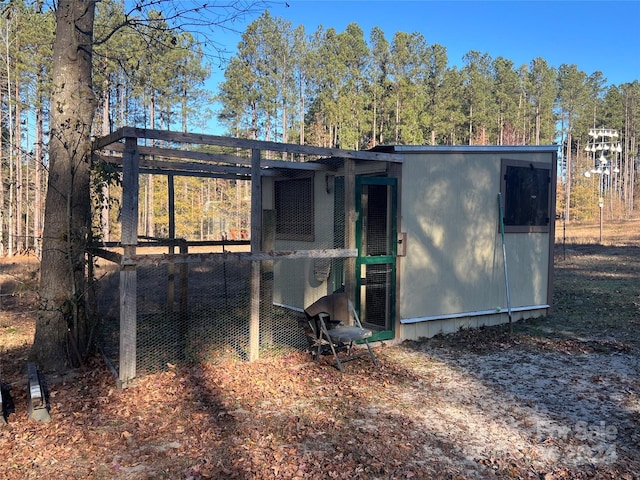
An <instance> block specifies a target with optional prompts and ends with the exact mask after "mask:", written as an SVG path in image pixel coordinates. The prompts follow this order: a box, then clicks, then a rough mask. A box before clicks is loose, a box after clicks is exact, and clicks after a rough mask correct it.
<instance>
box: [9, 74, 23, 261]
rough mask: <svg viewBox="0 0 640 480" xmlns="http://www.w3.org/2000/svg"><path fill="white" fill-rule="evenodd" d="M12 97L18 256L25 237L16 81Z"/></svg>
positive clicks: (17, 87) (20, 136)
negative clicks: (13, 108)
mask: <svg viewBox="0 0 640 480" xmlns="http://www.w3.org/2000/svg"><path fill="white" fill-rule="evenodd" d="M13 85H14V96H15V103H16V106H15V112H16V113H15V117H14V123H13V127H11V126H10V127H9V128H14V132H15V133H14V134H13V143H14V145H12V148H13V151H14V154H13V159H14V161H15V162H16V167H15V172H16V176H15V184H16V190H15V192H16V210H15V216H16V230H15V235H16V251H17V253H18V254H20V253H21V252H22V251H24V248H25V240H26V237H25V235H24V221H23V217H22V214H23V213H24V203H23V201H22V198H23V197H22V195H23V192H24V189H23V185H24V179H23V175H22V152H21V149H20V143H21V142H20V139H21V138H22V130H21V128H20V116H21V114H22V113H21V110H20V85H19V82H18V81H17V80H16V81H15V82H14V84H13Z"/></svg>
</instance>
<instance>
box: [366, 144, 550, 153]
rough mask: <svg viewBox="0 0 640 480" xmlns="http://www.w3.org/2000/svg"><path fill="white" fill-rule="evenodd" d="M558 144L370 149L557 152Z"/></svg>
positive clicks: (386, 149)
mask: <svg viewBox="0 0 640 480" xmlns="http://www.w3.org/2000/svg"><path fill="white" fill-rule="evenodd" d="M558 148H560V146H559V145H378V146H376V147H374V148H373V149H371V151H378V152H385V153H400V154H403V153H510V152H520V153H522V152H532V153H540V152H549V153H557V152H558Z"/></svg>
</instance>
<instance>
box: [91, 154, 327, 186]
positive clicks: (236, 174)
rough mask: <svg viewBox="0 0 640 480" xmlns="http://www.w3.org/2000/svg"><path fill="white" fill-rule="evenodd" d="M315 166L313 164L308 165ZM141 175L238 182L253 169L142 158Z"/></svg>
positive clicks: (109, 159) (265, 172)
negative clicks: (172, 175) (224, 179)
mask: <svg viewBox="0 0 640 480" xmlns="http://www.w3.org/2000/svg"><path fill="white" fill-rule="evenodd" d="M93 161H94V162H96V161H102V162H106V163H111V164H114V165H116V166H121V165H122V158H121V157H116V156H106V155H100V154H96V153H94V154H93ZM291 165H293V167H292V168H288V169H287V170H288V171H291V170H293V171H303V172H304V171H308V170H316V169H305V168H299V167H298V166H299V165H305V164H304V163H291ZM307 165H313V164H307ZM282 171H283V169H280V168H277V169H276V168H262V169H261V175H262V176H271V177H274V176H281V175H282ZM140 173H148V174H149V173H154V174H159V175H168V174H170V173H173V174H174V175H177V176H183V177H203V178H206V177H211V178H229V179H231V180H238V179H239V178H241V176H244V177H246V179H249V177H250V175H251V169H250V168H249V167H231V166H227V165H207V164H202V163H179V162H167V161H163V160H157V159H156V160H152V159H150V158H148V157H141V158H140Z"/></svg>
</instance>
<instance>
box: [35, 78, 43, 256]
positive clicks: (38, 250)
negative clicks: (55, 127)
mask: <svg viewBox="0 0 640 480" xmlns="http://www.w3.org/2000/svg"><path fill="white" fill-rule="evenodd" d="M40 81H41V80H40V79H39V80H38V82H40ZM38 96H39V98H40V101H39V102H38V105H40V106H39V107H38V108H37V110H36V144H35V151H34V153H35V180H34V183H35V185H34V202H33V203H34V206H33V249H34V252H35V255H36V257H38V258H41V256H42V214H43V210H44V209H43V206H42V193H43V191H44V189H43V185H42V178H43V175H42V173H43V168H44V164H43V153H42V145H43V144H44V141H43V135H44V130H43V112H42V109H43V107H42V105H43V102H42V94H41V93H38Z"/></svg>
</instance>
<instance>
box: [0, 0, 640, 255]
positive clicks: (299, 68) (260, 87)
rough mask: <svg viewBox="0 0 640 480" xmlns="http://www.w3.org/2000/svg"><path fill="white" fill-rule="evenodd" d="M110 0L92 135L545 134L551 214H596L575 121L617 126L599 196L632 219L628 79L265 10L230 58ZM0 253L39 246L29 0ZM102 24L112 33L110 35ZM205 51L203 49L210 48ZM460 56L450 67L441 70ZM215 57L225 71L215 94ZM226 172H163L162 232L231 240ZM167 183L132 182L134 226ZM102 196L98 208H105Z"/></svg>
mask: <svg viewBox="0 0 640 480" xmlns="http://www.w3.org/2000/svg"><path fill="white" fill-rule="evenodd" d="M124 15H125V12H124V9H123V5H122V3H121V2H118V1H115V0H104V1H101V2H99V3H98V11H97V16H96V22H95V39H96V40H95V47H94V60H93V64H94V72H93V80H94V85H93V87H94V92H95V95H96V98H97V99H98V105H99V107H98V112H97V113H96V116H95V119H96V120H95V125H94V127H93V130H94V135H95V136H100V135H104V134H107V133H110V132H112V131H114V130H116V129H117V128H120V127H122V126H135V127H143V128H155V129H168V130H174V131H185V132H186V131H194V132H195V131H197V132H203V133H214V134H219V133H220V132H219V131H216V132H211V131H208V125H209V124H210V123H211V122H212V121H213V120H216V121H217V123H218V124H219V125H223V128H224V134H225V135H228V136H233V137H241V138H249V139H259V140H269V141H277V142H286V143H299V144H307V145H316V146H322V147H338V148H344V149H355V150H360V149H368V148H372V147H375V146H376V145H380V144H403V145H540V144H554V143H555V144H558V145H559V159H560V160H559V169H558V199H557V200H558V202H557V203H558V205H557V212H558V213H560V212H562V213H563V214H564V212H566V213H567V214H568V217H566V218H565V219H566V220H567V221H572V222H573V221H576V222H579V221H594V220H595V219H596V218H597V215H598V205H597V197H598V185H596V184H595V183H594V178H593V176H592V177H591V178H588V177H586V176H585V175H583V173H584V172H586V171H588V170H590V169H591V168H593V167H594V165H593V163H594V157H593V155H592V154H591V153H590V152H588V151H585V147H586V146H587V144H588V142H589V135H588V133H589V129H591V128H599V127H604V128H609V129H615V130H617V131H618V132H619V135H620V136H619V141H620V143H621V147H622V152H621V155H620V158H621V165H620V167H621V168H620V171H619V172H616V173H615V174H614V175H615V178H612V180H611V183H610V185H611V188H608V189H607V191H606V198H605V207H606V208H605V212H606V215H607V216H608V218H610V219H630V218H634V217H637V215H638V214H637V212H636V209H635V200H636V199H637V198H638V196H639V194H640V188H639V184H640V180H639V179H638V166H639V165H640V156H639V146H638V140H639V138H638V137H639V135H640V81H638V80H635V81H634V82H633V83H626V84H623V85H610V84H608V82H607V79H606V77H605V76H604V73H603V72H600V71H596V72H583V71H582V70H580V66H579V65H575V64H572V63H567V64H562V65H557V66H553V65H549V64H548V63H547V61H545V59H544V58H533V59H531V61H530V62H529V64H525V65H515V64H514V62H513V61H511V60H509V59H507V58H503V57H497V58H492V57H491V56H490V55H489V54H487V53H484V52H480V51H476V50H473V45H472V44H470V45H469V50H468V52H467V53H466V54H465V55H464V57H463V58H462V59H449V58H448V57H447V47H446V45H438V44H429V43H428V42H427V39H426V38H427V37H428V32H422V33H419V32H412V33H408V32H393V33H391V32H383V31H382V30H381V29H380V28H377V27H375V28H373V29H372V30H371V31H370V32H364V31H363V30H362V29H361V28H360V27H359V26H358V25H357V24H356V23H352V24H350V25H348V26H347V27H346V28H345V30H344V31H341V32H340V31H336V30H335V29H333V28H327V29H325V28H324V27H322V26H318V27H317V28H316V29H315V30H313V31H308V30H307V29H306V28H305V27H304V26H302V25H298V26H294V25H292V23H291V22H289V21H287V20H285V19H283V18H275V17H272V16H271V14H270V13H269V12H268V11H265V12H264V13H263V14H262V15H261V16H260V17H259V18H257V19H256V20H255V21H253V22H252V23H251V24H249V26H248V27H247V29H246V31H245V32H244V33H243V34H242V37H241V41H240V42H239V44H238V45H237V51H236V53H235V54H234V55H233V56H231V57H229V58H223V57H224V55H223V54H222V52H221V50H219V49H216V48H213V49H212V48H211V46H207V45H205V44H203V43H202V42H201V41H200V40H198V37H197V35H192V34H190V33H187V32H184V31H176V30H171V28H170V27H171V23H170V22H169V21H168V20H167V19H165V18H164V17H163V15H162V14H161V12H157V15H156V18H154V21H153V22H146V23H142V22H141V23H136V22H135V21H131V18H128V20H129V22H128V23H129V27H128V28H121V29H115V28H114V27H115V26H117V25H119V24H121V23H122V21H123V19H124ZM0 30H1V35H0V43H1V45H0V58H1V59H2V62H1V65H0V110H1V111H0V113H1V132H2V134H1V135H0V152H1V159H0V160H1V161H0V179H1V182H0V205H1V209H0V230H1V232H0V233H1V235H0V255H2V256H5V255H8V256H12V255H16V254H20V253H24V252H27V251H29V252H34V253H35V254H36V255H38V254H39V249H40V248H41V235H42V225H43V214H44V198H45V195H46V189H47V185H46V179H47V165H48V157H47V143H48V117H49V111H50V110H51V109H53V108H56V107H55V105H51V102H50V92H51V61H52V44H53V35H54V30H55V25H54V18H53V13H52V12H51V11H50V10H47V8H45V7H43V6H42V2H40V1H32V2H30V1H27V0H22V1H13V2H10V3H9V4H6V5H5V6H4V7H2V10H1V11H0ZM114 30H115V33H113V32H114ZM212 51H213V52H214V53H211V52H212ZM451 60H454V61H455V62H456V63H457V62H459V61H460V60H461V63H460V65H461V66H460V67H457V66H451V63H452V61H451ZM213 68H222V69H223V70H224V80H223V81H222V82H221V83H220V84H219V85H218V86H217V88H216V89H215V90H214V91H211V90H207V89H206V88H205V85H206V81H207V79H208V78H209V76H210V73H211V70H212V69H213ZM245 183H246V182H235V181H230V180H224V179H197V178H191V177H178V178H176V182H175V188H176V205H175V208H176V233H177V235H178V236H181V237H185V238H189V239H194V240H199V239H219V238H220V235H221V234H222V232H225V233H227V235H228V238H231V237H236V236H237V238H240V237H241V232H242V231H243V230H246V229H248V222H249V207H250V200H249V194H250V186H249V185H246V184H245ZM92 189H93V191H92V198H93V202H94V207H95V208H94V211H95V212H96V214H95V218H94V235H95V236H96V238H102V239H104V240H109V239H110V237H112V236H115V234H116V233H117V231H116V230H117V228H118V227H117V218H118V208H119V205H118V197H119V195H118V189H119V186H118V175H117V172H115V171H114V169H113V168H112V166H110V165H105V164H97V165H95V166H94V182H93V185H92ZM166 190H167V185H166V179H165V178H164V177H160V176H153V175H144V176H143V177H142V178H141V180H140V200H139V202H140V205H139V207H140V208H139V211H140V219H139V221H140V232H141V234H143V235H147V236H156V237H162V236H166V235H167V232H168V218H169V217H168V211H167V202H166V193H165V192H166ZM107 207H110V208H107Z"/></svg>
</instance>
